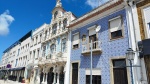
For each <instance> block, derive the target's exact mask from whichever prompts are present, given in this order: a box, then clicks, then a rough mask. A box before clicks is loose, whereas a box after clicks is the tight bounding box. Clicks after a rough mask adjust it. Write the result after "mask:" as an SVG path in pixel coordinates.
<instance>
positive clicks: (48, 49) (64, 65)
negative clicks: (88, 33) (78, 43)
mask: <svg viewBox="0 0 150 84" xmlns="http://www.w3.org/2000/svg"><path fill="white" fill-rule="evenodd" d="M75 18H76V17H75V16H74V15H73V14H72V13H71V12H67V11H65V10H64V9H63V7H62V4H61V2H60V0H57V3H56V7H55V8H54V9H53V11H52V19H51V22H50V24H49V25H48V26H47V27H46V28H45V29H44V33H43V35H44V37H43V39H42V56H41V57H40V58H39V62H38V67H40V68H39V69H40V72H42V71H43V73H44V76H43V81H42V82H43V84H47V78H48V76H47V75H48V72H49V70H50V68H53V72H54V80H53V83H54V84H59V83H60V82H63V83H64V84H69V75H68V74H69V67H70V65H69V64H70V50H71V49H70V46H71V42H70V41H69V40H70V37H69V36H70V35H69V32H68V28H67V26H68V25H69V23H70V22H71V21H72V20H74V19H75ZM60 73H61V74H62V73H63V75H64V77H61V80H60Z"/></svg>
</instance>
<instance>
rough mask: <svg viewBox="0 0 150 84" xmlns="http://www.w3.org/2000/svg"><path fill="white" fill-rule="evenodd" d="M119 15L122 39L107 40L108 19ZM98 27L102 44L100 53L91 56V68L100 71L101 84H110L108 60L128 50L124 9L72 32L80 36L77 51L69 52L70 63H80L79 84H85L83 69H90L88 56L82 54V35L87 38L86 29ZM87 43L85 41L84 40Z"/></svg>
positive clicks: (122, 54)
mask: <svg viewBox="0 0 150 84" xmlns="http://www.w3.org/2000/svg"><path fill="white" fill-rule="evenodd" d="M119 15H121V16H122V18H123V28H124V29H123V30H124V32H123V35H124V37H123V38H120V39H116V40H110V38H109V29H108V28H109V19H112V18H114V17H117V16H119ZM95 24H97V25H100V26H101V30H100V31H99V32H98V40H99V41H101V42H102V44H101V48H102V53H101V54H99V55H96V56H93V68H100V69H101V80H102V84H110V58H111V57H115V56H125V52H126V50H127V48H128V30H127V20H126V12H125V9H123V10H120V11H117V12H115V13H113V14H111V15H108V16H106V17H104V18H101V19H99V20H97V21H95V22H93V23H91V24H88V25H85V26H83V27H81V28H78V29H76V30H74V31H72V37H73V34H74V33H76V32H79V33H80V34H79V35H80V43H79V48H78V49H72V50H71V62H75V61H78V60H79V61H80V65H79V79H78V81H79V84H85V82H86V75H85V69H86V68H90V56H83V55H82V54H81V52H82V40H81V39H82V35H83V34H84V35H86V36H87V37H86V39H87V38H88V29H87V28H89V27H91V26H93V25H95ZM86 41H87V40H86Z"/></svg>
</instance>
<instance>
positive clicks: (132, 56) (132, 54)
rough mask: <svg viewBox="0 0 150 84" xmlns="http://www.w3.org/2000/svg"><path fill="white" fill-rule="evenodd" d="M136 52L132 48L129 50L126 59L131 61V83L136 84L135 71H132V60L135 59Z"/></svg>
mask: <svg viewBox="0 0 150 84" xmlns="http://www.w3.org/2000/svg"><path fill="white" fill-rule="evenodd" d="M134 54H135V53H134V51H133V50H132V49H131V48H128V49H127V52H126V59H127V60H129V64H130V66H129V67H130V70H131V71H130V73H131V83H132V84H134V81H133V70H132V67H133V65H132V60H133V59H134Z"/></svg>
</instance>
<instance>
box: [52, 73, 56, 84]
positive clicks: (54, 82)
mask: <svg viewBox="0 0 150 84" xmlns="http://www.w3.org/2000/svg"><path fill="white" fill-rule="evenodd" d="M53 84H56V73H54V80H53Z"/></svg>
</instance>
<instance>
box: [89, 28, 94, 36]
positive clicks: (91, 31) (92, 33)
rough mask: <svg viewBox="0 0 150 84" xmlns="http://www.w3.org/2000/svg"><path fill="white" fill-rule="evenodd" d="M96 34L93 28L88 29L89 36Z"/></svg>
mask: <svg viewBox="0 0 150 84" xmlns="http://www.w3.org/2000/svg"><path fill="white" fill-rule="evenodd" d="M94 34H96V31H95V28H91V29H89V36H91V35H94Z"/></svg>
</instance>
